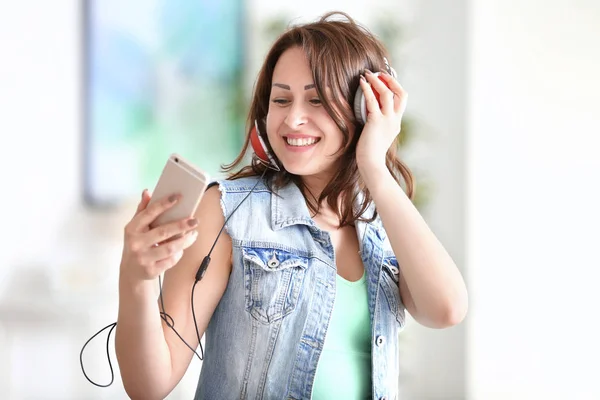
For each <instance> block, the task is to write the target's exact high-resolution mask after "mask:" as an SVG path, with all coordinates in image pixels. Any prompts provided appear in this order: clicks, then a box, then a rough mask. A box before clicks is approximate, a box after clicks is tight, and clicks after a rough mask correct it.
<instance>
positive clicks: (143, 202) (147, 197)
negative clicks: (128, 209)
mask: <svg viewBox="0 0 600 400" xmlns="http://www.w3.org/2000/svg"><path fill="white" fill-rule="evenodd" d="M149 201H150V194H149V193H148V189H144V190H143V191H142V198H141V200H140V202H139V204H138V206H137V210H135V215H138V214H139V213H141V212H142V211H144V210H145V209H146V207H148V202H149Z"/></svg>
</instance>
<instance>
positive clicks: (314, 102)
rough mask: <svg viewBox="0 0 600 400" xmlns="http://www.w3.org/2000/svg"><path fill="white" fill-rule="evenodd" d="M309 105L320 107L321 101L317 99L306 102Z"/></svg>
mask: <svg viewBox="0 0 600 400" xmlns="http://www.w3.org/2000/svg"><path fill="white" fill-rule="evenodd" d="M308 102H309V103H310V104H312V105H314V106H320V105H321V99H319V98H318V97H317V98H315V99H310V100H309V101H308Z"/></svg>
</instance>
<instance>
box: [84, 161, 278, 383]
mask: <svg viewBox="0 0 600 400" xmlns="http://www.w3.org/2000/svg"><path fill="white" fill-rule="evenodd" d="M266 172H267V168H265V170H264V171H263V173H262V175H261V177H260V179H259V180H257V181H256V183H255V184H254V186H253V187H252V189H250V192H248V194H247V195H246V196H245V197H244V198H243V199H242V201H240V202H239V204H238V205H237V206H236V207H235V208H234V209H233V211H232V212H231V214H229V216H228V217H227V219H226V220H225V222H224V223H223V226H221V229H220V230H219V233H218V234H217V237H216V238H215V241H214V242H213V244H212V246H211V248H210V250H209V252H208V254H207V255H206V256H205V257H204V259H203V260H202V263H201V264H200V267H199V268H198V271H197V272H196V276H195V280H194V284H193V285H192V293H191V306H192V318H193V320H194V327H195V328H196V337H197V338H198V345H199V346H200V353H201V354H202V356H200V355H198V353H197V352H196V350H194V349H193V348H192V346H190V345H189V344H188V343H187V342H186V341H185V339H184V338H183V337H181V335H180V334H179V332H177V330H176V329H175V321H174V320H173V318H172V317H171V316H170V315H169V314H167V313H166V311H165V303H164V300H163V295H162V279H161V276H160V275H159V276H158V288H159V295H158V296H159V301H160V308H161V309H162V311H160V317H161V318H162V319H163V321H165V324H166V325H167V326H168V327H169V328H171V329H172V330H173V332H175V334H176V335H177V337H179V339H181V341H182V342H183V343H185V345H186V346H187V347H188V348H189V349H190V350H192V352H193V353H194V354H195V355H196V356H197V357H198V358H199V359H200V361H202V360H204V349H203V348H202V343H201V342H200V339H201V338H200V331H199V330H198V322H197V321H196V312H195V310H194V291H195V289H196V284H197V283H198V282H199V281H200V280H201V279H202V278H203V277H204V273H205V272H206V270H207V268H208V265H209V264H210V255H211V253H212V251H213V250H214V248H215V246H216V244H217V241H218V240H219V237H220V236H221V233H223V230H224V229H225V226H226V225H227V222H228V221H229V219H230V218H231V216H232V215H233V214H234V213H235V212H236V211H237V209H238V208H239V207H240V206H241V205H242V203H243V202H244V201H246V199H247V198H248V196H250V194H252V192H253V191H254V189H255V188H256V186H257V185H258V183H259V182H260V181H261V180H262V179H263V178H264V176H265V173H266ZM116 326H117V323H116V322H113V323H112V324H110V325H107V326H105V327H104V328H102V329H100V330H99V331H98V332H96V333H95V334H94V335H93V336H92V337H91V338H89V339H88V340H87V341H86V342H85V344H84V345H83V347H82V348H81V352H79V363H80V364H81V371H82V372H83V375H84V376H85V378H86V379H87V380H88V381H89V382H90V383H91V384H93V385H95V386H98V387H109V386H110V385H112V383H113V382H114V380H115V373H114V371H113V367H112V363H111V361H110V351H109V350H110V349H109V342H110V335H111V333H112V331H113V330H114V329H115V328H116ZM108 328H110V330H109V331H108V336H107V338H106V357H107V359H108V367H109V368H110V376H111V378H110V382H109V383H108V384H106V385H102V384H99V383H96V382H94V381H92V380H91V379H90V378H89V377H88V376H87V374H86V373H85V368H84V366H83V351H84V350H85V347H86V346H87V345H88V343H89V342H91V341H92V339H94V338H95V337H96V336H98V335H99V334H101V333H102V332H103V331H104V330H105V329H108Z"/></svg>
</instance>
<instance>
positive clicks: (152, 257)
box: [147, 230, 198, 263]
mask: <svg viewBox="0 0 600 400" xmlns="http://www.w3.org/2000/svg"><path fill="white" fill-rule="evenodd" d="M197 238H198V232H197V231H196V230H192V231H189V232H188V233H186V234H185V235H183V236H182V237H180V238H179V239H176V240H171V241H168V242H166V243H163V244H161V245H159V246H157V247H152V248H151V249H150V250H149V251H148V254H147V257H148V259H149V261H153V262H156V263H160V262H161V261H165V260H169V259H171V260H172V259H173V257H174V256H176V255H177V254H178V253H179V252H183V250H185V249H187V248H188V247H190V246H191V245H193V244H194V242H195V241H196V239H197Z"/></svg>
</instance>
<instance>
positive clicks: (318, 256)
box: [195, 177, 404, 400]
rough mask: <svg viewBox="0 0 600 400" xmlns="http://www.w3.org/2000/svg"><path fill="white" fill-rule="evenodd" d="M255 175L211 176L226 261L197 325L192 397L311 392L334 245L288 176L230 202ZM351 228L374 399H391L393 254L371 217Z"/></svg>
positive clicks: (397, 310) (395, 315) (397, 304)
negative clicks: (223, 282)
mask: <svg viewBox="0 0 600 400" xmlns="http://www.w3.org/2000/svg"><path fill="white" fill-rule="evenodd" d="M259 180H260V179H259V178H258V177H253V178H243V179H238V180H234V181H227V180H225V181H220V182H219V188H220V190H221V207H222V209H223V213H224V215H225V218H226V219H227V218H230V219H229V220H228V221H227V224H226V229H227V233H228V234H229V236H230V237H231V239H232V245H233V259H232V260H233V266H232V271H231V275H230V277H229V282H228V284H227V288H226V290H225V293H224V294H223V297H222V298H221V301H220V302H219V304H218V306H217V308H216V309H215V312H214V314H213V316H212V318H211V320H210V322H209V324H208V327H207V329H206V332H205V347H206V352H205V358H204V362H203V363H202V371H201V373H200V378H199V381H198V387H197V390H196V396H195V400H213V399H227V400H229V399H297V400H299V399H310V398H311V392H312V386H313V382H314V378H315V371H316V369H317V363H318V362H319V356H320V354H321V350H322V348H323V343H324V341H325V335H326V334H327V327H328V324H329V320H330V317H331V312H332V308H333V303H334V299H335V290H336V275H337V271H336V265H335V259H334V249H333V246H332V244H331V240H330V238H329V234H328V233H327V232H325V231H323V230H321V229H319V228H318V227H317V226H316V224H315V223H314V221H313V220H312V218H311V217H310V214H309V210H308V207H307V206H306V202H305V200H304V197H303V196H302V194H301V192H300V190H299V189H298V187H297V186H296V185H295V184H290V185H288V186H286V187H284V188H281V189H280V190H278V191H276V192H275V193H272V192H270V191H269V189H268V188H267V187H266V186H265V184H264V183H263V182H262V181H261V182H259V183H258V185H257V186H256V188H255V189H254V190H253V191H252V193H251V194H250V195H249V196H248V198H247V199H246V200H245V201H244V202H243V203H242V204H241V205H240V206H239V208H238V209H237V211H235V212H233V210H234V208H235V207H237V206H238V205H239V204H240V203H241V202H242V200H243V199H244V197H246V195H248V194H249V193H250V190H251V189H252V188H253V187H254V185H255V184H256V183H257V181H259ZM373 211H374V207H373V206H372V205H371V207H370V208H369V209H368V210H367V213H368V214H365V215H369V216H370V215H372V213H373ZM232 212H233V214H232ZM356 230H357V234H358V239H359V248H360V253H361V257H362V260H363V263H364V266H365V270H366V279H367V285H368V301H369V311H370V314H371V336H372V340H371V343H372V383H373V387H372V393H373V399H386V400H392V399H395V398H397V395H398V376H399V371H398V357H399V352H398V333H399V330H400V329H401V328H402V327H403V326H404V306H403V304H402V303H401V300H400V292H399V289H398V277H399V270H398V263H397V261H396V257H395V256H394V253H393V252H392V249H391V246H390V244H389V241H388V240H387V237H386V234H385V231H384V229H383V226H382V224H381V220H380V219H379V218H377V219H376V220H375V221H374V222H372V223H364V222H357V223H356ZM209 268H210V267H209Z"/></svg>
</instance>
